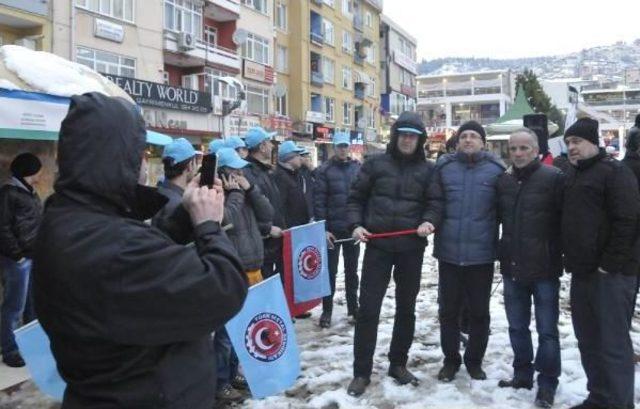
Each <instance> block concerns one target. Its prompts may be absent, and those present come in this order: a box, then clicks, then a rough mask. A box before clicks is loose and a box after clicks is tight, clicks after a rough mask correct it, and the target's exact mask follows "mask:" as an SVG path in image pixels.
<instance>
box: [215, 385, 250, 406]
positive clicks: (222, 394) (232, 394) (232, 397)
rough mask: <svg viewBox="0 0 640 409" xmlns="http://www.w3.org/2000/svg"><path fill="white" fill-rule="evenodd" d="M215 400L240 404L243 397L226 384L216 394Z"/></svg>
mask: <svg viewBox="0 0 640 409" xmlns="http://www.w3.org/2000/svg"><path fill="white" fill-rule="evenodd" d="M216 400H218V401H223V402H242V401H243V400H244V396H242V394H241V393H240V392H238V391H237V390H235V389H233V387H232V386H231V385H230V384H226V385H224V386H222V387H221V388H220V390H218V392H216Z"/></svg>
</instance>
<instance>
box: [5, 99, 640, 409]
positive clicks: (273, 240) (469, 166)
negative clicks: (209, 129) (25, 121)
mask: <svg viewBox="0 0 640 409" xmlns="http://www.w3.org/2000/svg"><path fill="white" fill-rule="evenodd" d="M113 118H118V121H113ZM145 133H146V132H145V129H144V123H143V120H142V118H141V116H140V114H139V112H138V111H137V110H136V109H135V108H134V107H133V106H132V105H131V104H129V103H128V102H126V101H124V100H122V99H118V98H110V97H106V96H103V95H100V94H95V93H91V94H85V95H82V96H74V97H73V98H72V100H71V105H70V109H69V112H68V114H67V117H66V118H65V119H64V121H63V123H62V128H61V132H60V141H59V145H58V156H57V159H58V171H59V173H58V177H57V180H56V182H55V186H54V189H55V193H54V194H53V195H52V196H51V197H50V198H49V199H48V200H47V202H46V205H45V209H44V213H43V212H42V207H41V204H40V201H39V199H38V196H37V194H36V193H35V190H34V186H35V185H36V184H37V182H38V175H39V173H40V170H41V164H40V162H39V160H38V158H37V157H35V156H34V155H32V154H29V153H27V154H22V155H19V156H18V157H16V158H15V160H14V161H13V163H12V164H11V174H12V178H11V180H10V181H9V183H7V184H6V185H5V186H3V187H2V189H1V190H0V205H1V207H0V253H1V254H2V263H3V264H2V269H3V284H4V298H3V304H2V315H1V324H0V325H1V331H0V343H1V347H2V357H3V361H4V362H5V363H6V364H7V365H10V366H16V367H19V366H23V365H24V361H23V360H22V357H21V356H20V352H19V351H18V348H17V346H16V345H15V340H14V339H13V333H12V331H13V329H15V328H16V327H17V326H18V325H19V323H20V322H27V321H29V320H30V319H33V317H34V316H35V315H37V317H38V319H39V320H40V322H41V324H42V326H43V328H44V330H45V331H46V333H47V334H48V336H49V338H50V340H51V349H52V352H53V354H54V357H55V358H56V361H57V364H58V369H59V371H60V373H61V375H62V377H63V378H64V380H65V381H66V383H67V389H66V391H65V396H64V402H63V407H64V408H89V407H90V408H105V409H106V408H145V407H149V408H159V407H162V408H185V407H188V408H203V409H204V408H210V407H211V405H212V404H213V402H214V399H216V398H217V399H219V400H223V401H234V400H239V399H241V398H242V394H241V393H240V391H241V390H242V389H246V388H247V384H246V380H245V379H244V377H243V376H242V370H241V368H239V364H238V359H237V357H236V356H235V353H234V352H233V348H232V346H231V342H230V340H229V336H228V334H227V333H226V331H225V330H224V323H225V322H227V321H228V320H229V319H230V318H231V317H233V316H234V315H235V314H236V313H237V312H238V311H239V310H240V308H241V307H242V304H243V302H244V299H245V297H246V294H247V289H248V286H249V285H252V284H255V283H257V282H260V281H261V280H262V279H264V278H267V277H270V276H273V275H275V274H278V273H282V272H283V260H282V240H281V239H282V234H283V230H286V229H289V228H291V227H294V226H299V225H303V224H306V223H308V222H310V221H313V220H325V221H326V228H327V231H326V239H327V241H328V244H329V272H330V282H331V295H330V296H327V297H326V298H325V299H324V300H323V303H322V314H321V315H320V317H319V322H318V324H319V326H320V327H322V328H328V327H330V326H331V321H332V313H333V293H334V292H335V281H336V275H337V272H338V268H339V266H338V264H339V259H340V252H341V251H342V254H343V260H344V272H345V287H346V299H347V313H348V315H349V316H350V317H351V321H352V322H353V323H355V335H354V363H353V375H354V377H353V379H352V381H351V382H350V384H349V385H348V388H347V391H348V393H349V394H350V395H352V396H360V395H362V394H363V393H364V392H365V391H366V388H367V386H368V385H369V384H370V381H371V375H372V366H373V355H374V350H375V346H376V338H377V333H378V322H379V318H380V309H381V305H382V301H383V298H384V295H385V293H386V291H387V288H388V285H389V282H390V279H391V276H392V275H393V279H394V281H395V284H396V285H395V291H396V294H395V295H396V297H395V302H396V314H395V321H394V327H393V334H392V339H391V344H390V347H389V354H388V358H389V370H388V374H389V376H391V377H392V378H394V379H395V380H396V381H397V382H398V383H399V384H402V385H405V384H409V385H418V384H419V382H420V381H419V379H418V378H417V377H416V376H415V375H413V374H412V373H411V372H410V371H409V370H408V369H407V361H408V353H409V349H410V347H411V344H412V342H413V337H414V331H415V320H416V316H415V304H416V297H417V295H418V292H419V289H420V281H421V278H422V264H423V257H424V253H425V249H426V247H427V237H428V236H430V235H432V234H433V235H434V240H435V241H434V257H435V258H436V259H437V260H438V272H439V274H438V286H439V293H438V303H439V314H438V318H439V321H440V341H441V348H442V352H443V355H444V362H443V365H442V367H441V368H440V370H439V372H438V375H437V378H438V379H439V381H441V382H451V381H452V380H453V379H454V378H455V377H456V374H457V372H458V371H459V369H460V367H461V366H462V364H463V363H464V365H465V368H466V370H467V372H468V373H469V376H470V377H471V378H472V379H475V380H486V379H487V375H486V373H485V372H484V371H483V368H482V363H483V359H484V355H485V352H486V348H487V344H488V340H489V336H490V329H489V324H490V309H489V305H490V298H491V287H492V282H493V276H494V261H496V260H499V262H500V271H501V273H502V275H503V282H504V301H505V302H504V305H505V309H506V314H507V319H508V322H509V336H510V339H511V345H512V348H513V354H514V359H513V376H512V377H511V378H510V379H504V380H501V381H500V382H499V384H498V386H499V387H502V388H515V389H519V388H526V389H532V388H533V387H534V375H535V373H536V372H537V373H538V375H537V380H536V381H537V382H536V383H537V393H536V398H535V404H536V405H537V406H538V407H551V406H552V405H553V403H554V397H555V393H556V389H557V387H558V377H559V376H560V373H561V359H560V355H561V351H560V343H559V337H558V318H559V288H560V282H559V277H560V275H561V274H562V273H563V271H566V272H568V273H571V314H572V319H573V325H574V330H575V335H576V338H577V339H578V346H579V349H580V354H581V359H582V364H583V368H584V370H585V373H586V375H587V379H588V383H587V389H588V391H589V395H588V397H587V398H586V400H585V401H584V402H583V403H582V404H580V405H578V406H576V407H575V408H582V409H589V408H592V409H597V408H633V407H634V363H633V347H632V343H631V339H630V335H629V331H630V327H631V322H632V316H633V311H634V307H635V298H636V294H637V290H638V273H639V269H640V191H639V188H638V184H639V180H638V179H639V178H640V154H639V153H640V115H639V116H638V118H637V120H636V127H634V128H633V129H631V131H630V133H629V138H628V142H627V150H628V152H627V156H626V157H625V159H624V161H622V162H620V161H617V160H615V159H613V158H611V157H610V156H608V155H607V154H606V153H605V152H604V151H603V150H602V149H601V148H599V130H598V123H597V122H596V121H594V120H592V119H589V118H582V119H579V120H578V121H577V122H576V123H575V124H574V125H572V126H571V127H570V128H568V129H567V130H566V131H565V135H564V141H565V142H566V145H567V160H568V162H569V165H568V166H566V167H564V169H563V171H561V170H560V169H558V168H556V167H552V166H548V165H546V164H543V163H541V160H540V156H541V155H540V153H541V149H540V146H541V144H542V142H541V141H540V139H539V137H538V135H537V134H536V133H535V132H534V131H532V130H530V129H528V128H522V129H519V130H517V131H515V132H514V133H513V134H512V135H511V137H510V140H509V155H510V162H511V165H510V166H509V167H508V168H506V167H505V165H504V164H503V162H502V161H501V160H500V159H499V158H496V157H495V156H493V155H492V154H491V153H489V152H488V151H487V150H486V149H485V144H486V135H485V131H484V129H483V127H482V126H481V125H480V124H478V123H476V122H473V121H470V122H467V123H465V124H463V125H462V126H461V127H460V128H459V130H458V131H457V134H456V135H455V138H452V139H451V141H452V142H451V143H450V144H448V151H449V153H446V154H443V155H442V156H441V157H440V158H439V159H438V161H437V162H435V163H433V162H431V161H429V160H427V159H426V158H425V153H424V149H423V147H424V144H425V142H426V140H427V133H426V131H425V127H424V125H423V123H422V121H421V119H420V116H419V115H417V114H415V113H411V112H406V113H403V114H402V115H401V116H400V117H399V118H398V120H397V121H396V122H395V124H394V125H393V128H392V132H391V140H390V143H389V144H388V147H387V151H386V153H383V154H380V155H374V156H371V157H369V158H367V159H366V160H365V161H364V163H362V164H361V163H359V162H358V161H356V160H354V159H352V158H350V156H349V145H350V137H349V135H348V134H340V133H339V134H336V136H335V137H334V140H333V144H334V152H335V154H334V156H333V157H332V158H331V159H329V160H328V161H326V162H325V163H324V164H322V166H320V167H319V168H317V169H313V166H312V165H311V161H310V159H309V152H308V151H307V150H305V149H304V148H301V147H299V146H298V145H296V144H295V142H293V141H286V142H283V143H282V144H280V146H279V147H278V152H277V160H276V164H275V165H274V164H273V163H272V156H273V149H274V143H273V142H272V140H273V136H274V135H273V134H271V133H268V132H266V131H265V130H264V129H262V128H253V129H251V130H249V131H248V132H247V134H246V135H244V139H242V138H239V137H232V138H228V139H227V140H216V141H214V142H212V143H211V144H210V146H209V152H207V154H210V155H216V157H217V162H218V169H219V174H218V178H217V179H216V181H215V183H214V185H213V186H212V187H209V186H200V183H199V181H200V175H199V174H198V152H196V151H195V150H194V148H193V146H192V145H191V144H190V143H189V142H188V141H186V140H185V139H177V140H175V141H174V142H173V143H171V144H170V145H168V146H166V147H165V148H164V152H163V156H162V159H163V166H164V174H165V177H164V180H163V181H162V182H161V183H160V185H159V186H158V187H157V188H155V187H148V186H145V185H144V182H145V180H146V179H147V177H146V176H147V175H146V173H147V159H146V156H145ZM544 143H545V144H546V141H544ZM545 146H546V145H545ZM632 170H633V171H632ZM634 172H635V174H634ZM149 220H150V222H149ZM411 229H415V230H416V231H417V233H416V234H411V235H403V236H398V237H388V238H380V239H375V240H374V239H371V234H374V233H385V232H397V231H405V230H411ZM500 231H501V234H500ZM349 238H352V239H354V241H355V242H356V243H360V242H361V243H365V249H364V261H363V264H362V269H361V275H360V282H359V277H358V260H359V253H360V246H359V245H358V244H355V245H354V244H353V242H351V243H345V242H343V241H340V240H344V239H349ZM32 261H33V266H32V264H31V263H32ZM32 279H33V280H32ZM32 282H33V291H31V286H32V284H31V283H32ZM358 290H359V294H358ZM32 293H33V297H34V300H35V313H34V311H33V308H32V307H31V306H32V305H33V303H32V301H31V294H32ZM532 301H533V305H534V306H535V314H536V316H535V318H536V319H535V321H536V330H537V332H538V347H537V352H535V354H534V349H533V343H532V339H531V333H530V331H529V324H530V321H531V307H532ZM305 317H306V316H300V317H296V318H305ZM463 317H464V318H465V319H466V320H467V321H468V330H467V331H468V342H467V343H466V346H465V351H464V356H461V355H460V344H461V322H462V320H463Z"/></svg>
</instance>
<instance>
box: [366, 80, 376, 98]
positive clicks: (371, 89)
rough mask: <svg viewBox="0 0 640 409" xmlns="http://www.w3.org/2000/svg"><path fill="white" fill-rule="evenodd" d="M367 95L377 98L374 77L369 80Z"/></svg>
mask: <svg viewBox="0 0 640 409" xmlns="http://www.w3.org/2000/svg"><path fill="white" fill-rule="evenodd" d="M367 95H368V96H370V97H374V98H375V96H376V79H375V78H373V77H370V79H369V86H368V87H367Z"/></svg>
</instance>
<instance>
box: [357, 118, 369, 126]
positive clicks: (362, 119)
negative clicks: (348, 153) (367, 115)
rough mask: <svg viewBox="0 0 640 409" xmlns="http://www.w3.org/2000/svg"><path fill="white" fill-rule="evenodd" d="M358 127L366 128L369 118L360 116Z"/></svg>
mask: <svg viewBox="0 0 640 409" xmlns="http://www.w3.org/2000/svg"><path fill="white" fill-rule="evenodd" d="M357 125H358V128H364V127H365V126H367V120H366V119H364V118H360V119H358V123H357Z"/></svg>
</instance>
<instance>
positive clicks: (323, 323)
mask: <svg viewBox="0 0 640 409" xmlns="http://www.w3.org/2000/svg"><path fill="white" fill-rule="evenodd" d="M319 324H320V328H329V327H330V326H331V313H330V312H328V311H324V312H323V313H322V315H320V323H319Z"/></svg>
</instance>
